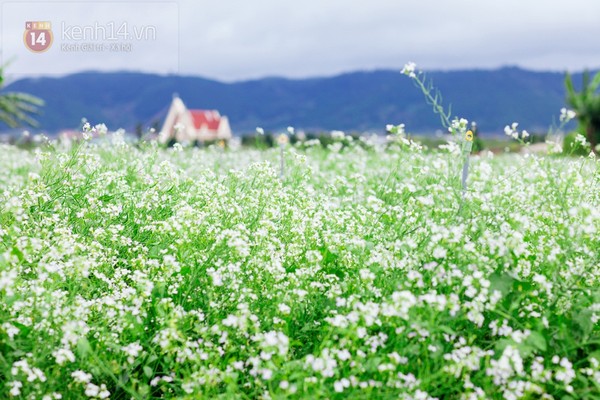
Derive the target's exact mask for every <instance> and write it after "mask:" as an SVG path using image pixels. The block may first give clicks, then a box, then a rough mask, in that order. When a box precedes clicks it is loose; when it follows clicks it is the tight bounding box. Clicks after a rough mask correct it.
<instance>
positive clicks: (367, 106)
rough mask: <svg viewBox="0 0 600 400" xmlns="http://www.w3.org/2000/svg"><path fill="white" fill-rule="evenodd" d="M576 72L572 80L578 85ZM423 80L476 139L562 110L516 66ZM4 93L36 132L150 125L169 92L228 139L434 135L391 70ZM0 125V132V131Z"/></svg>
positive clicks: (78, 77) (47, 81)
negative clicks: (33, 109)
mask: <svg viewBox="0 0 600 400" xmlns="http://www.w3.org/2000/svg"><path fill="white" fill-rule="evenodd" d="M580 75H581V74H574V80H575V82H581V76H580ZM427 78H428V79H429V80H431V82H432V83H433V86H434V87H435V88H437V89H439V92H440V93H441V94H443V105H444V106H445V107H446V109H448V106H451V110H452V116H455V115H456V116H460V117H464V118H467V119H468V120H470V121H473V120H474V121H477V124H478V126H479V129H480V131H481V132H482V133H484V134H485V133H499V132H502V130H503V128H504V126H505V125H507V124H510V123H512V122H513V121H517V122H519V124H520V125H519V126H520V127H521V128H523V129H527V130H529V131H530V132H546V131H547V129H548V127H549V126H550V125H551V124H552V123H553V120H556V119H557V118H556V116H558V114H559V111H560V108H561V107H564V106H565V89H564V73H559V72H538V71H528V70H523V69H520V68H516V67H505V68H500V69H495V70H461V71H431V72H427ZM2 91H3V92H4V91H22V92H26V93H30V94H34V95H36V96H38V97H41V98H42V99H44V100H45V101H46V105H45V107H44V108H43V111H42V114H40V115H38V116H37V120H38V121H39V123H40V129H42V130H44V131H46V132H48V133H54V132H57V131H60V130H63V129H78V128H79V127H80V125H81V119H82V117H85V118H87V119H88V121H90V122H91V123H93V124H96V123H105V124H106V125H107V126H108V127H109V129H117V128H119V127H122V128H125V129H128V130H133V129H134V128H135V127H136V126H137V125H140V126H142V127H143V129H147V128H148V127H150V126H151V125H155V126H156V125H160V124H161V123H162V120H163V119H164V117H165V115H166V112H167V110H168V107H169V105H170V102H171V99H172V96H173V94H175V93H177V94H178V95H179V96H180V97H181V99H182V100H183V101H184V103H185V104H186V105H187V106H188V107H189V108H199V109H217V110H219V111H220V112H221V114H223V115H227V116H228V117H229V121H230V124H231V127H232V129H233V131H234V133H235V134H245V133H249V132H253V131H254V129H255V128H256V127H257V126H261V127H263V128H264V129H265V130H267V131H276V130H280V129H285V127H287V126H294V127H295V128H297V129H304V130H307V131H321V130H332V129H338V130H345V131H348V132H353V131H369V130H372V131H375V132H382V131H384V129H385V126H386V124H399V123H404V124H405V125H406V129H407V131H409V132H413V133H433V132H435V131H436V130H439V129H442V125H441V123H440V118H439V116H437V115H435V114H434V113H433V111H432V108H431V106H430V105H428V104H427V103H426V102H425V99H424V96H423V94H422V93H421V91H420V90H419V89H418V88H417V87H416V86H415V85H414V82H412V81H411V79H410V78H408V77H407V76H404V75H402V74H401V73H400V72H399V71H397V70H376V71H360V72H352V73H346V74H342V75H337V76H332V77H320V78H309V79H285V78H263V79H256V80H247V81H239V82H232V83H225V82H219V81H216V80H210V79H206V78H202V77H194V76H179V75H154V74H147V73H137V72H109V73H107V72H81V73H76V74H72V75H67V76H63V77H39V78H26V79H21V80H18V81H15V82H13V83H11V84H10V85H8V86H7V87H5V88H4V89H3V90H2ZM5 128H6V126H1V125H0V130H2V129H5Z"/></svg>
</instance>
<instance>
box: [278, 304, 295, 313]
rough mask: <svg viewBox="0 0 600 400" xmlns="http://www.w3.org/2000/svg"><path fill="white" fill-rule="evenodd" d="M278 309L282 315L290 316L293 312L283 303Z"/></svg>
mask: <svg viewBox="0 0 600 400" xmlns="http://www.w3.org/2000/svg"><path fill="white" fill-rule="evenodd" d="M277 308H279V312H280V313H282V314H285V315H287V314H289V313H290V311H291V310H292V309H291V308H290V307H289V306H288V305H287V304H284V303H281V304H279V305H278V306H277Z"/></svg>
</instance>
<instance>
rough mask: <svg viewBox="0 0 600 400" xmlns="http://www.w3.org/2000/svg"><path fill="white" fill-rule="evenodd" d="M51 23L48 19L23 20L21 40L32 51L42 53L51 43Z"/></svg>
mask: <svg viewBox="0 0 600 400" xmlns="http://www.w3.org/2000/svg"><path fill="white" fill-rule="evenodd" d="M52 39H53V37H52V25H51V24H50V22H48V21H28V22H25V34H24V35H23V41H24V42H25V47H27V48H28V49H29V50H31V51H33V52H34V53H42V52H44V51H46V50H48V49H49V48H50V46H51V45H52Z"/></svg>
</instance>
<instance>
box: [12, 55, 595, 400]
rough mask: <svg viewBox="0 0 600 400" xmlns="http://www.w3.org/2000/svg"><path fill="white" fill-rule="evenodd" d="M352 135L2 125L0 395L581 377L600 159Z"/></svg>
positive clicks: (589, 370) (354, 394) (368, 394)
mask: <svg viewBox="0 0 600 400" xmlns="http://www.w3.org/2000/svg"><path fill="white" fill-rule="evenodd" d="M405 73H407V74H408V75H410V74H411V73H414V67H413V68H412V69H411V66H410V65H409V66H407V68H406V70H405ZM457 123H458V124H459V125H458V126H457V129H458V128H460V127H461V126H460V124H461V121H458V122H457ZM465 124H466V123H463V125H465ZM392 128H394V129H395V132H394V134H396V136H398V137H399V138H400V139H403V138H402V137H401V135H400V130H401V129H403V126H398V127H392ZM90 129H91V128H90ZM508 129H509V130H510V134H511V136H512V135H513V134H514V133H515V132H517V130H516V126H510V127H508ZM98 130H101V129H100V128H98ZM336 135H337V136H339V137H342V134H339V133H336ZM522 136H523V134H522V133H521V134H519V137H522ZM344 137H345V136H344ZM358 142H359V141H354V142H351V141H346V142H345V145H344V147H340V148H336V149H334V150H327V149H322V148H321V147H320V146H314V147H310V146H307V147H305V148H302V149H300V148H289V147H286V148H285V149H283V150H281V149H279V148H277V149H272V150H266V151H262V152H259V151H252V150H237V151H236V150H226V151H223V150H222V149H216V148H212V147H209V148H206V149H188V148H182V147H180V148H175V149H160V148H158V147H157V146H156V145H147V146H146V147H144V146H138V147H136V146H133V145H129V144H127V143H126V142H125V141H123V140H118V141H117V142H111V141H106V142H101V143H95V142H94V141H85V142H82V143H81V144H80V145H79V146H80V147H77V148H76V149H72V150H60V149H58V150H57V149H52V148H40V149H38V150H36V151H25V150H20V149H18V148H16V147H11V146H2V147H1V148H0V153H1V154H2V157H1V158H0V300H1V301H0V349H1V357H0V361H1V362H0V383H2V384H0V398H6V399H11V398H15V399H17V398H32V399H33V398H36V399H37V398H42V399H61V398H92V399H104V398H218V397H220V398H264V399H269V398H342V397H343V398H403V399H443V398H457V399H458V398H460V399H485V398H504V399H508V400H512V399H530V398H546V399H560V398H565V397H566V396H570V397H571V398H584V397H582V396H584V394H585V393H594V392H595V393H597V388H598V385H600V360H599V359H598V358H599V356H598V354H599V353H598V350H597V349H598V347H597V344H598V342H599V341H600V324H599V320H600V286H599V283H600V259H599V258H598V249H600V190H599V189H600V178H599V176H600V162H599V161H597V160H596V159H577V160H575V159H568V158H550V157H548V158H546V157H538V156H528V157H521V156H517V155H512V156H511V155H503V156H493V155H492V154H491V153H489V154H483V155H473V156H472V159H471V174H470V175H469V180H470V182H469V190H468V191H467V192H466V194H465V195H464V197H463V194H462V192H461V190H459V189H457V188H458V187H459V185H460V181H459V177H458V171H457V170H455V168H454V166H455V164H456V162H455V160H456V157H457V156H456V151H454V150H453V147H452V146H451V145H449V146H447V147H446V148H445V149H444V150H439V151H432V152H425V151H424V150H423V149H422V148H420V147H419V146H417V145H415V144H412V142H408V143H406V145H402V146H389V144H381V146H379V147H378V146H373V147H372V148H370V149H367V150H366V149H365V148H364V147H362V146H360V145H359V144H358ZM280 152H283V153H284V154H285V162H286V171H288V172H287V173H286V175H285V177H284V178H283V179H280V177H279V174H278V168H277V165H278V162H279V158H278V157H279V156H280Z"/></svg>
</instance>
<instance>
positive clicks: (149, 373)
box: [143, 365, 154, 378]
mask: <svg viewBox="0 0 600 400" xmlns="http://www.w3.org/2000/svg"><path fill="white" fill-rule="evenodd" d="M143 370H144V375H146V377H147V378H152V377H153V376H154V371H152V368H150V367H149V366H147V365H145V366H144V368H143Z"/></svg>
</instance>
